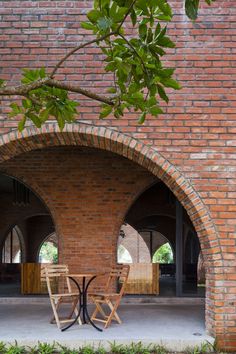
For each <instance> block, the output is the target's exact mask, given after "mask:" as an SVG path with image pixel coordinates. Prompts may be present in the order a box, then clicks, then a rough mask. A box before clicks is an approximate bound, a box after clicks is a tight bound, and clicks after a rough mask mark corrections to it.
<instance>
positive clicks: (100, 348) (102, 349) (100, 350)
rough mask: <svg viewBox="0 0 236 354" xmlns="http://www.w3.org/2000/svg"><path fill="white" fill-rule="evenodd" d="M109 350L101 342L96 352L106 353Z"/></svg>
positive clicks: (97, 353)
mask: <svg viewBox="0 0 236 354" xmlns="http://www.w3.org/2000/svg"><path fill="white" fill-rule="evenodd" d="M106 353H107V350H106V349H105V348H104V347H103V346H102V345H101V344H99V346H98V348H97V349H96V354H106Z"/></svg>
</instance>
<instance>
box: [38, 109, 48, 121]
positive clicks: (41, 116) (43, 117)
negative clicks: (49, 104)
mask: <svg viewBox="0 0 236 354" xmlns="http://www.w3.org/2000/svg"><path fill="white" fill-rule="evenodd" d="M48 118H49V109H44V110H43V111H41V112H40V114H39V119H40V120H41V122H42V123H44V122H46V120H47V119H48Z"/></svg>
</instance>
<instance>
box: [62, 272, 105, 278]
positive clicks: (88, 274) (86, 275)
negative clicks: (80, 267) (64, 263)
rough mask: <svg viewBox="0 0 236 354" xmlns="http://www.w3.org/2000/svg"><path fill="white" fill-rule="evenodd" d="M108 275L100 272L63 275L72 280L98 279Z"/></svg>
mask: <svg viewBox="0 0 236 354" xmlns="http://www.w3.org/2000/svg"><path fill="white" fill-rule="evenodd" d="M105 274H107V273H106V272H99V273H95V272H94V273H92V272H91V273H68V274H62V276H64V277H71V278H92V277H98V276H102V275H105Z"/></svg>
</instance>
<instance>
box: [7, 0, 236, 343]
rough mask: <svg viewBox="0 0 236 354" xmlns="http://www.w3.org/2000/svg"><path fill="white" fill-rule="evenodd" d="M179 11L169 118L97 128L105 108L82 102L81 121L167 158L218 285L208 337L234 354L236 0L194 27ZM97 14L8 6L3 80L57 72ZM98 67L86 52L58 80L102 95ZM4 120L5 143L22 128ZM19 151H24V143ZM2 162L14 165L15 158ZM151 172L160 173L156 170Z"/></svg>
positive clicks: (211, 288)
mask: <svg viewBox="0 0 236 354" xmlns="http://www.w3.org/2000/svg"><path fill="white" fill-rule="evenodd" d="M172 3H173V6H174V9H175V10H174V11H175V16H174V21H173V23H172V24H171V26H170V27H171V28H170V32H171V33H172V34H173V35H174V36H176V38H177V39H178V45H177V47H176V49H175V50H171V51H169V53H170V54H169V56H168V58H167V65H170V66H174V67H176V68H177V70H176V75H177V78H178V79H179V80H180V81H181V83H182V85H183V87H184V88H183V89H182V90H181V91H179V92H177V93H173V94H171V102H170V104H169V106H168V108H167V109H166V111H167V114H166V115H163V116H160V117H159V118H158V119H148V120H147V122H146V123H145V125H144V126H142V127H140V126H138V125H137V123H136V117H135V115H132V114H130V115H127V116H126V117H125V119H122V120H120V121H117V120H114V119H109V120H104V121H99V120H98V107H97V105H96V104H95V103H93V102H90V101H89V100H87V99H83V100H82V102H81V103H82V104H81V108H80V112H81V113H80V115H79V117H78V119H79V120H80V121H83V122H86V123H88V124H90V125H100V126H101V125H102V126H109V127H111V128H112V129H114V130H117V129H119V130H120V131H121V132H122V133H125V134H128V135H130V136H132V137H133V138H136V139H138V140H139V141H142V143H144V144H146V145H149V146H151V147H152V148H153V149H155V150H156V151H157V152H158V153H161V154H162V155H161V156H162V157H163V158H164V160H163V161H165V162H163V164H166V165H165V166H167V165H168V163H170V165H168V168H167V170H168V173H169V175H170V174H171V173H172V172H173V173H172V175H173V176H172V179H171V177H168V179H166V180H165V178H164V177H163V176H161V177H163V180H164V181H165V183H167V185H168V186H169V187H170V188H171V189H172V190H173V192H174V193H175V194H176V195H178V197H179V199H180V200H182V202H183V204H184V205H185V207H186V209H187V210H188V213H189V215H190V218H191V220H192V221H194V222H193V223H194V226H195V228H196V230H197V232H198V234H199V236H200V237H201V235H203V236H204V235H206V234H207V235H208V236H207V237H206V239H205V238H204V237H203V238H202V239H201V242H202V246H203V249H204V250H207V249H208V251H206V252H205V253H206V256H205V262H208V261H210V260H211V261H212V262H213V263H214V266H211V267H210V268H209V269H208V273H209V274H208V277H210V278H211V280H209V281H208V292H207V327H208V329H209V330H210V331H211V333H213V334H216V335H217V338H218V341H219V343H220V345H221V346H222V347H224V348H226V349H232V350H233V349H235V347H236V335H235V328H236V320H235V304H236V276H235V274H236V272H235V270H236V254H235V250H236V248H235V239H236V238H235V234H236V232H235V231H236V225H235V224H236V222H235V210H236V205H235V197H236V179H235V170H236V153H235V146H236V138H235V132H236V128H235V113H234V112H235V106H236V99H235V97H236V95H235V91H236V88H235V85H234V82H235V78H236V68H235V51H236V45H235V34H236V22H235V13H236V4H235V1H234V0H228V1H221V2H216V3H215V4H214V6H212V7H211V8H208V7H206V8H204V9H202V10H201V11H200V17H199V20H198V21H197V22H196V23H194V24H192V23H191V22H190V21H188V20H187V18H186V16H185V15H184V14H183V6H182V1H172ZM219 3H220V5H219ZM89 6H90V1H57V2H55V1H54V2H52V1H41V0H38V1H10V2H8V1H0V10H1V15H2V18H1V20H2V21H1V23H0V26H1V32H0V35H1V38H0V40H1V41H0V43H1V45H2V48H1V51H0V59H1V65H0V75H1V77H3V78H5V79H10V80H11V82H12V83H14V82H16V81H17V80H18V79H19V73H20V71H19V69H20V68H21V67H36V66H37V67H40V66H42V65H43V64H44V63H45V62H46V64H47V66H48V67H51V66H52V65H53V64H54V63H55V58H56V56H57V55H60V56H61V55H62V54H63V53H65V51H66V50H67V48H70V47H72V46H73V45H74V44H75V43H78V42H81V41H83V34H82V33H83V32H81V30H80V29H79V26H80V25H79V23H80V22H81V20H83V19H84V15H83V13H85V12H86V10H87V9H88V8H89ZM94 59H95V62H93V60H94ZM99 59H100V55H99V53H98V51H97V49H96V48H88V49H87V50H86V51H85V52H83V53H82V55H81V56H75V57H73V58H71V60H70V61H69V62H68V63H67V66H66V67H65V68H63V69H61V70H60V73H59V78H61V79H63V78H65V79H70V80H73V81H77V82H81V81H83V80H86V85H87V86H88V87H94V89H97V90H99V91H100V92H102V90H103V89H105V87H106V86H107V83H108V81H109V75H104V73H103V72H102V70H101V65H100V61H99ZM6 105H7V102H5V104H4V107H5V106H6ZM5 113H6V110H5V109H2V113H1V120H0V132H1V133H2V134H4V133H9V132H10V131H12V130H14V129H15V127H16V123H17V122H15V121H14V120H9V119H6V115H5ZM82 140H83V139H82ZM6 141H9V138H6V137H4V138H3V139H2V142H1V144H4V143H5V142H6ZM82 143H83V141H82ZM36 145H37V142H35V145H34V146H36ZM19 146H20V149H22V143H21V144H20V145H19ZM27 149H28V150H29V149H30V147H29V146H28V147H27ZM13 150H14V148H13ZM149 151H150V150H149ZM2 152H4V157H5V156H7V154H8V150H7V148H6V149H5V150H2ZM14 153H16V151H15V152H14ZM14 153H12V154H13V155H14ZM124 154H125V153H124ZM157 160H158V161H156V164H157V165H158V163H159V158H157ZM159 165H160V164H159ZM175 168H177V170H176V169H175ZM156 170H157V171H158V170H159V166H158V167H157V168H156ZM152 171H153V172H155V168H154V167H152ZM178 171H179V172H180V173H181V176H182V177H181V181H182V182H181V183H182V185H183V187H184V186H185V188H186V190H187V189H188V190H189V191H190V189H191V188H192V189H191V190H193V191H194V192H189V195H190V197H189V199H188V203H190V204H191V203H192V204H191V205H195V206H197V208H199V209H201V212H199V213H196V212H195V214H194V212H192V214H191V209H193V210H195V209H194V208H195V207H192V206H189V207H188V205H187V204H185V202H184V198H185V197H184V196H183V194H182V192H181V191H180V190H178V183H176V180H177V179H178V178H179V179H180V177H179V175H178ZM158 173H159V172H157V173H156V174H158ZM176 175H177V177H178V178H177V177H176ZM183 181H184V182H183ZM106 183H108V182H106ZM180 189H181V188H180ZM195 192H196V195H195V194H194V193H195ZM191 193H193V194H192V196H191ZM55 196H56V195H55ZM181 198H182V199H181ZM45 199H46V200H47V197H45ZM199 205H201V207H200V206H199ZM194 215H195V216H194ZM205 215H207V217H205ZM62 217H63V216H62ZM198 217H200V218H201V223H200V222H199V223H198V221H197V218H198ZM194 219H195V220H194ZM116 225H117V223H116ZM209 225H210V226H209ZM209 229H210V232H209ZM94 232H95V230H94ZM209 244H211V248H210V247H209ZM68 247H70V246H69V244H68ZM75 250H76V247H75Z"/></svg>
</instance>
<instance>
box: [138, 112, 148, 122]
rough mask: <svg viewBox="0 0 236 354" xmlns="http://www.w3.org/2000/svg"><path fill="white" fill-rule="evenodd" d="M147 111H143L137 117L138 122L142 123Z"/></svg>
mask: <svg viewBox="0 0 236 354" xmlns="http://www.w3.org/2000/svg"><path fill="white" fill-rule="evenodd" d="M146 115H147V112H143V113H142V114H141V116H140V117H139V120H138V124H143V123H144V122H145V119H146Z"/></svg>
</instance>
